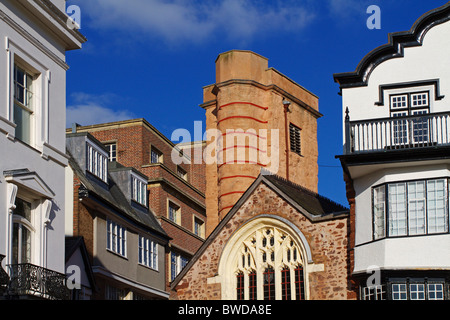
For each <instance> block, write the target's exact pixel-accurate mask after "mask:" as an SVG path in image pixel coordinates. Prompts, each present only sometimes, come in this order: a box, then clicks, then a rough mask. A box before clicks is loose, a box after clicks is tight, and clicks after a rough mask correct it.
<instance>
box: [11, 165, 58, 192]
mask: <svg viewBox="0 0 450 320" xmlns="http://www.w3.org/2000/svg"><path fill="white" fill-rule="evenodd" d="M3 175H4V177H5V180H6V182H9V184H11V185H16V186H17V187H21V188H24V189H26V190H27V191H29V192H31V194H32V195H34V197H35V198H45V199H53V198H54V197H55V193H54V192H53V191H52V190H51V189H50V188H49V186H48V185H47V184H46V183H45V182H44V180H42V178H41V177H39V175H38V174H37V173H36V172H31V171H30V170H28V169H20V170H9V171H3Z"/></svg>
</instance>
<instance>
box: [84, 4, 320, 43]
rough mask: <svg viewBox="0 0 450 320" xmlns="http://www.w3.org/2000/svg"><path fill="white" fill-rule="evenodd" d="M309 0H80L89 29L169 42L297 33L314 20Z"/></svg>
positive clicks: (240, 38) (198, 41) (243, 38)
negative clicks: (112, 31) (125, 33)
mask: <svg viewBox="0 0 450 320" xmlns="http://www.w3.org/2000/svg"><path fill="white" fill-rule="evenodd" d="M310 1H311V0H303V1H299V0H277V1H270V2H269V1H260V0H220V1H206V0H171V1H167V0H127V1H124V0H81V1H78V2H79V4H80V7H81V10H82V14H83V15H85V16H88V17H89V22H84V23H89V24H90V25H91V26H92V27H95V28H103V29H108V30H111V29H113V30H116V31H125V32H127V33H128V34H132V35H136V36H142V35H147V36H148V35H150V36H156V37H159V38H162V39H164V40H165V41H167V42H169V43H177V42H184V41H188V42H197V43H200V42H202V41H204V40H207V39H210V38H211V37H215V36H220V37H223V36H226V37H229V38H231V39H238V40H245V39H249V38H251V37H254V36H258V35H265V34H267V33H271V32H273V33H274V34H276V32H279V31H298V30H301V29H302V28H303V27H305V26H306V25H308V24H309V23H310V22H311V21H312V20H314V17H315V14H313V13H312V12H310V11H309V10H308V9H307V4H308V3H310Z"/></svg>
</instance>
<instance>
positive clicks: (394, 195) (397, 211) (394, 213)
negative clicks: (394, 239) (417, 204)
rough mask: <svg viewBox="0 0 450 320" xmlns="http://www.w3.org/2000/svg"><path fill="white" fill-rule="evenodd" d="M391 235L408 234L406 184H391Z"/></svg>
mask: <svg viewBox="0 0 450 320" xmlns="http://www.w3.org/2000/svg"><path fill="white" fill-rule="evenodd" d="M389 235H390V236H401V235H406V184H405V183H397V184H391V185H389Z"/></svg>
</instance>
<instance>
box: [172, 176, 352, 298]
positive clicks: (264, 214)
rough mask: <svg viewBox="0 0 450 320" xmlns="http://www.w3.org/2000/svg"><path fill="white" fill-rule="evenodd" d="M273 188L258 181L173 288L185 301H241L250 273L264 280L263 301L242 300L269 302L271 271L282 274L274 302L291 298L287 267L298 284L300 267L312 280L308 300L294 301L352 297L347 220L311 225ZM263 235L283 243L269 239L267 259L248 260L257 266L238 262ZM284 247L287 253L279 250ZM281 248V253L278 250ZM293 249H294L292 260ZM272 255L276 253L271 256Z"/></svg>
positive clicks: (308, 284) (307, 289)
mask: <svg viewBox="0 0 450 320" xmlns="http://www.w3.org/2000/svg"><path fill="white" fill-rule="evenodd" d="M269 185H270V183H264V179H260V180H259V181H256V184H254V185H253V186H252V187H250V188H249V190H247V191H248V192H247V193H246V194H244V196H243V197H242V198H241V200H240V201H239V202H238V203H237V204H236V206H235V208H233V210H231V211H230V212H229V214H228V215H227V216H226V217H225V218H224V220H223V221H222V223H221V224H220V225H219V226H218V227H217V228H216V230H214V232H213V233H212V234H211V236H210V237H209V238H208V239H207V241H206V242H205V244H204V246H203V247H202V248H201V249H200V250H199V251H198V252H197V254H196V255H195V256H194V257H193V259H192V261H191V262H190V263H189V264H188V266H187V267H186V269H185V270H184V271H183V272H182V273H181V274H180V275H179V278H177V279H176V280H175V281H174V283H173V284H172V289H174V290H176V291H177V295H178V298H179V299H191V300H192V299H194V300H198V299H237V298H239V297H237V296H236V292H237V291H236V288H235V286H236V281H237V280H236V279H235V277H236V276H237V275H238V274H239V272H242V274H239V275H240V276H241V275H242V277H244V276H245V283H247V284H248V281H249V280H248V279H249V278H248V277H249V274H245V275H244V273H243V271H245V270H246V272H247V273H250V272H251V271H255V277H254V280H255V281H256V280H257V278H258V279H259V282H258V283H260V285H259V287H260V290H261V292H258V296H256V293H255V295H254V296H249V291H248V289H247V291H245V296H244V293H243V294H242V296H241V297H240V298H246V299H248V298H258V299H260V298H262V297H263V293H262V290H263V289H262V281H263V280H262V279H263V277H264V275H263V273H264V270H266V269H268V270H271V269H269V268H272V269H273V270H277V271H274V276H275V280H276V279H277V277H278V281H277V283H276V284H274V287H273V297H272V298H275V296H276V298H281V297H286V295H284V296H283V294H282V292H281V291H280V290H281V289H280V290H276V289H277V287H279V288H281V287H280V283H281V282H280V281H279V279H280V276H281V274H282V273H281V269H280V268H287V267H289V268H290V269H289V270H290V271H289V272H290V274H292V277H291V278H292V281H294V279H295V270H297V273H298V270H300V267H301V268H303V269H302V270H303V271H302V272H303V273H302V276H303V275H305V276H306V278H305V280H304V283H305V287H304V291H305V293H304V294H303V296H302V295H301V294H300V293H297V294H295V293H294V291H292V292H293V293H292V295H290V297H291V298H301V297H303V299H305V298H306V299H336V298H338V299H345V298H346V295H347V292H346V281H347V280H346V279H347V274H346V271H345V270H346V256H347V216H346V215H343V216H339V217H338V218H336V217H332V218H331V219H327V220H322V221H311V219H310V217H307V216H306V215H305V214H303V213H302V212H300V211H299V208H298V206H295V205H293V204H295V203H293V201H292V199H291V198H290V197H289V196H287V195H286V194H284V193H282V192H281V195H280V190H279V189H278V188H275V187H273V186H269ZM263 231H264V232H269V233H272V234H273V235H274V236H275V235H276V237H278V238H276V237H275V238H276V239H277V241H278V242H277V244H275V243H272V244H271V243H270V241H271V240H270V238H267V239H266V244H265V247H266V249H265V250H266V252H265V254H266V255H265V257H264V256H263V255H260V254H256V253H255V254H253V256H252V257H251V258H248V259H251V262H250V263H247V267H245V264H243V263H242V260H241V262H238V260H237V259H241V258H242V257H239V258H237V255H236V252H238V251H239V250H241V249H242V250H245V248H246V246H243V243H244V242H245V241H250V240H251V239H253V238H254V241H262V240H261V239H259V240H256V238H257V237H260V236H253V235H256V234H261V233H262V232H263ZM252 237H253V238H252ZM275 238H274V239H275ZM288 238H289V239H291V238H292V242H291V241H289V242H287V240H286V242H284V244H282V243H283V241H284V239H288ZM273 241H274V242H275V240H273ZM261 245H262V244H261V243H258V245H257V246H256V244H255V245H254V246H253V247H251V246H250V245H249V246H247V247H248V248H249V249H251V250H254V248H256V247H258V252H262V251H261V250H260V247H261ZM271 245H272V247H273V249H271V247H270V246H271ZM281 247H283V248H284V249H283V250H279V248H281ZM252 248H253V249H252ZM275 248H277V250H274V249H275ZM294 248H295V250H294ZM288 250H290V252H289V259H288V256H287V255H288ZM272 252H274V253H273V255H272V256H271V254H272ZM294 252H295V255H296V256H295V259H294ZM231 253H232V254H231ZM227 259H228V260H227ZM229 259H234V260H233V261H230V260H229ZM288 262H289V263H288ZM239 263H240V267H239ZM224 266H226V267H224ZM274 267H275V268H274ZM325 270H327V271H326V272H325ZM256 274H257V276H256ZM283 275H287V273H286V274H285V273H283ZM328 278H330V279H333V281H332V282H334V283H335V285H330V283H327V284H325V281H326V280H325V279H328ZM243 279H244V278H243ZM242 284H244V280H242ZM312 287H319V288H321V289H320V291H316V290H311V289H310V288H312ZM293 288H294V287H293ZM336 288H339V289H336ZM255 290H256V289H255ZM299 292H300V291H299Z"/></svg>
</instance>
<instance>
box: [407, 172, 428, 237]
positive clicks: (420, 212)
mask: <svg viewBox="0 0 450 320" xmlns="http://www.w3.org/2000/svg"><path fill="white" fill-rule="evenodd" d="M408 215H409V234H410V235H416V234H424V233H425V181H417V182H409V183H408Z"/></svg>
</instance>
